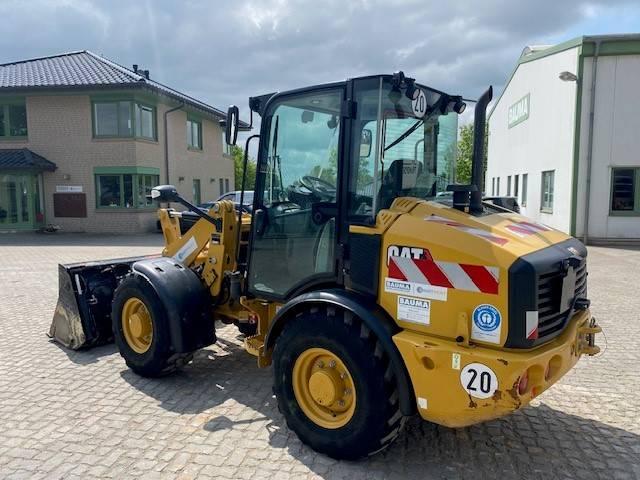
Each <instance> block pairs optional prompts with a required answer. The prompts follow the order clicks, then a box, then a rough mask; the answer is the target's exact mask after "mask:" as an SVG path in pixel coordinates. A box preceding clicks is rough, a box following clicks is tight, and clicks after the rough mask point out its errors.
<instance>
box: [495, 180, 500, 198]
mask: <svg viewBox="0 0 640 480" xmlns="http://www.w3.org/2000/svg"><path fill="white" fill-rule="evenodd" d="M496 195H497V196H500V177H496Z"/></svg>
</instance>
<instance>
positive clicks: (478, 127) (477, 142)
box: [469, 86, 493, 213]
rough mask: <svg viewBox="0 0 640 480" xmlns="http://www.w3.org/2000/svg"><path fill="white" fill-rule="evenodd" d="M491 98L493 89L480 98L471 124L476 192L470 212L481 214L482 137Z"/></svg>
mask: <svg viewBox="0 0 640 480" xmlns="http://www.w3.org/2000/svg"><path fill="white" fill-rule="evenodd" d="M492 98H493V87H491V86H490V87H489V88H487V90H486V91H485V92H484V93H483V94H482V95H481V96H480V98H479V99H478V102H477V103H476V108H475V112H474V122H473V157H472V160H471V185H475V186H476V190H475V191H474V190H472V191H471V204H470V207H469V209H470V210H471V212H475V213H478V212H482V191H483V186H484V185H483V183H484V182H483V180H484V179H483V173H484V172H483V167H484V136H485V131H486V126H487V105H488V104H489V102H490V101H491V99H492Z"/></svg>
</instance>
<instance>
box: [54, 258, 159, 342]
mask: <svg viewBox="0 0 640 480" xmlns="http://www.w3.org/2000/svg"><path fill="white" fill-rule="evenodd" d="M155 256H156V255H152V256H146V257H134V258H121V259H116V260H104V261H100V262H89V263H72V264H67V265H58V288H59V292H58V304H57V305H56V310H55V312H54V313H53V321H52V323H51V328H50V329H49V337H51V338H53V339H54V340H56V341H57V342H59V343H61V344H62V345H64V346H65V347H67V348H71V349H73V350H77V349H79V348H87V347H92V346H95V345H101V344H104V343H108V342H111V341H112V340H113V333H112V329H111V302H112V301H113V292H114V291H115V289H116V287H117V286H118V283H119V282H120V279H121V278H123V277H124V276H125V275H127V274H128V273H129V272H130V271H131V265H133V264H134V263H135V262H137V261H138V260H143V259H145V258H152V257H155Z"/></svg>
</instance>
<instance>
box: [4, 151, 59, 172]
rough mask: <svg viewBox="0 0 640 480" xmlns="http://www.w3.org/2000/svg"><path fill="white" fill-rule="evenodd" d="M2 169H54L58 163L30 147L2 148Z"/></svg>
mask: <svg viewBox="0 0 640 480" xmlns="http://www.w3.org/2000/svg"><path fill="white" fill-rule="evenodd" d="M0 168H1V169H17V170H23V169H29V170H48V171H51V172H52V171H54V170H55V169H56V168H57V167H56V164H55V163H53V162H50V161H49V160H47V159H46V158H44V157H41V156H40V155H38V154H37V153H33V152H32V151H31V150H29V149H28V148H0Z"/></svg>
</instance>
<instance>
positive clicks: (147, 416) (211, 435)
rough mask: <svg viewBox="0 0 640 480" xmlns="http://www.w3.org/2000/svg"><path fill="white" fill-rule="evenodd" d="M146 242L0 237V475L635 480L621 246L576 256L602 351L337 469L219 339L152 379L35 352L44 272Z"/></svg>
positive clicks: (129, 251)
mask: <svg viewBox="0 0 640 480" xmlns="http://www.w3.org/2000/svg"><path fill="white" fill-rule="evenodd" d="M161 244H162V238H161V236H160V235H138V236H121V237H120V236H119V237H116V236H111V237H109V236H106V237H104V236H103V237H100V236H91V235H34V234H16V235H8V234H3V235H0V332H1V333H0V424H1V425H2V428H1V429H0V478H2V479H4V478H29V479H31V478H47V479H48V478H64V479H65V480H66V479H74V478H79V479H83V480H84V479H88V478H117V479H121V478H133V477H140V478H149V479H155V478H160V479H175V478H184V479H188V478H205V479H206V478H216V479H224V478H252V479H258V478H266V477H270V478H274V479H278V480H279V479H286V478H301V479H310V478H327V479H329V478H331V479H333V478H343V479H347V480H358V479H366V480H373V479H377V478H381V479H382V478H385V479H389V478H399V479H400V478H402V479H405V478H452V479H457V478H461V479H467V478H468V479H474V480H476V479H477V478H495V477H504V478H525V479H527V478H540V477H543V478H580V479H591V478H602V479H609V478H620V479H627V478H630V479H631V478H640V397H639V396H638V395H637V394H636V392H637V391H638V386H637V369H638V365H640V315H638V311H640V295H637V285H638V282H637V275H638V272H640V251H639V250H637V249H623V248H603V247H590V248H589V270H590V275H589V296H590V298H591V300H592V309H593V312H594V315H595V316H596V317H597V318H598V320H599V323H600V324H601V325H602V326H603V328H604V329H605V333H606V344H607V345H606V351H605V352H604V353H603V354H601V355H600V356H598V357H597V358H583V359H582V360H581V361H580V362H579V363H578V365H577V367H576V368H575V369H574V370H573V371H571V372H570V373H569V374H568V375H566V376H565V377H564V378H563V379H562V380H561V381H560V382H559V383H558V384H557V385H555V386H554V387H553V388H552V389H550V390H548V391H547V392H545V393H544V394H542V395H541V396H540V397H539V398H538V399H536V401H534V402H533V404H532V405H531V406H529V407H527V408H525V409H523V410H522V411H519V412H517V413H515V414H513V415H511V416H509V417H506V418H503V419H499V420H495V421H492V422H489V423H486V424H482V425H476V426H473V427H470V428H464V429H448V428H444V427H439V426H434V425H432V424H428V423H426V422H423V421H421V420H419V419H418V418H413V419H410V420H409V421H408V422H407V426H406V429H405V431H404V432H403V434H402V435H401V436H400V437H399V439H398V441H397V442H396V443H395V444H394V445H392V447H391V448H389V449H388V450H386V451H384V452H382V453H380V454H379V455H376V456H374V457H372V458H369V459H367V460H363V461H360V462H338V461H335V460H332V459H330V458H328V457H325V456H323V455H319V454H317V453H315V452H313V451H312V450H311V449H309V448H308V447H306V446H305V445H303V444H302V443H301V442H300V441H299V440H298V439H297V438H296V437H295V435H293V434H292V433H291V432H290V431H289V430H288V429H287V427H286V425H285V423H284V421H283V419H282V416H281V415H280V414H279V413H278V411H277V408H276V405H275V400H274V398H273V396H272V394H271V375H272V371H271V370H270V369H265V370H259V369H257V368H256V366H255V359H254V358H253V357H251V356H249V355H247V354H246V353H245V352H243V351H242V340H241V338H240V337H239V335H238V332H237V330H236V329H235V327H225V328H222V329H221V330H220V331H219V337H220V343H219V344H217V345H214V346H212V347H209V348H207V349H205V350H203V351H201V352H198V353H197V354H196V355H195V358H194V361H193V363H192V364H190V365H189V366H187V367H186V368H185V369H184V370H183V371H181V372H179V373H178V374H176V375H172V376H169V377H166V378H161V379H155V380H150V379H144V378H141V377H138V376H136V375H135V374H133V373H132V372H130V371H129V370H128V369H127V368H126V365H125V364H124V361H123V360H122V358H121V357H120V356H119V354H118V353H117V351H116V349H115V347H114V346H113V345H105V346H101V347H97V348H93V349H90V350H86V351H78V352H70V351H67V350H65V349H64V348H62V347H60V346H58V345H56V344H55V343H52V342H50V341H49V340H48V339H47V337H46V336H45V333H46V332H47V331H48V328H49V324H50V321H51V316H52V314H53V310H54V308H55V304H56V300H57V290H58V277H57V275H58V272H57V264H58V263H71V262H78V261H87V260H96V259H106V258H117V257H123V256H132V255H144V254H149V253H156V252H158V251H159V249H160V246H161ZM634 289H635V291H634ZM600 342H601V343H602V344H603V345H604V343H605V342H604V340H603V339H601V340H600Z"/></svg>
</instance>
